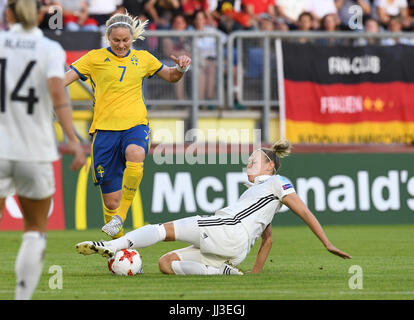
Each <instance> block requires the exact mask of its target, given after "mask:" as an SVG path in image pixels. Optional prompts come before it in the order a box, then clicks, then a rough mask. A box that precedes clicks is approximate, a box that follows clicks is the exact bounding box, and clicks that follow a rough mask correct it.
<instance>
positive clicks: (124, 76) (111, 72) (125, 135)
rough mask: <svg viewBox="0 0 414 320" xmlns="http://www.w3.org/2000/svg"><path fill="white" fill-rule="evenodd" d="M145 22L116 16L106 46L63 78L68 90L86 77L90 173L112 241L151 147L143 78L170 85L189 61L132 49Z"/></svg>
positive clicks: (129, 202) (136, 185)
mask: <svg viewBox="0 0 414 320" xmlns="http://www.w3.org/2000/svg"><path fill="white" fill-rule="evenodd" d="M146 24H147V21H145V22H142V21H140V20H138V19H137V18H133V17H131V16H129V15H128V14H115V15H114V16H112V17H111V18H110V19H109V20H108V21H107V22H106V26H107V31H106V38H107V40H108V42H109V47H107V48H102V49H97V50H91V51H90V52H88V53H87V54H86V55H84V56H83V57H81V58H80V59H79V60H77V61H76V62H74V63H73V64H72V65H71V66H70V68H71V69H70V70H69V71H68V72H67V73H66V75H65V85H66V86H67V85H69V84H70V83H72V82H74V81H76V80H78V79H81V80H84V81H85V80H87V79H88V78H89V79H90V82H91V84H92V89H93V91H94V116H93V121H92V125H91V127H90V130H89V133H90V134H91V135H93V140H92V150H91V157H92V163H93V171H92V174H93V179H94V183H95V185H99V186H100V188H101V191H102V198H103V207H104V220H105V223H106V224H105V225H104V226H103V228H102V231H104V232H105V233H106V234H108V235H109V236H111V237H113V238H117V237H120V236H122V234H123V228H122V226H123V223H124V221H125V219H126V216H127V212H128V209H129V207H130V205H131V202H132V200H133V198H134V195H135V193H136V191H137V189H138V187H139V185H140V182H141V179H142V175H143V162H144V159H145V156H146V154H147V153H148V148H149V131H150V129H149V122H148V118H147V109H146V106H145V104H144V100H143V96H142V82H143V79H144V78H150V77H152V76H153V75H155V74H157V75H158V76H159V77H161V78H162V79H164V80H166V81H168V82H177V81H179V80H180V79H181V78H182V77H183V75H184V73H185V72H186V71H187V70H188V69H189V67H190V63H191V59H190V58H189V57H188V56H185V55H183V56H180V57H178V58H177V57H175V56H171V59H172V60H173V61H174V62H175V63H176V66H175V67H168V66H165V65H164V64H162V63H161V62H160V61H159V60H158V59H156V58H155V57H154V56H153V55H152V54H150V53H149V52H148V51H145V50H134V49H131V45H132V42H133V41H134V40H135V39H143V37H142V36H141V35H142V33H143V32H144V28H145V25H146Z"/></svg>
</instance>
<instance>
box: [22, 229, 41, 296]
mask: <svg viewBox="0 0 414 320" xmlns="http://www.w3.org/2000/svg"><path fill="white" fill-rule="evenodd" d="M22 239H23V241H22V243H21V245H20V249H19V253H18V254H17V258H16V264H15V272H16V281H17V284H16V292H15V293H16V296H15V298H16V300H30V299H31V298H32V295H33V292H34V291H35V289H36V287H37V283H38V282H39V279H40V276H41V274H42V269H43V256H44V251H45V249H46V235H45V234H44V233H41V232H38V231H28V232H25V233H24V234H23V237H22Z"/></svg>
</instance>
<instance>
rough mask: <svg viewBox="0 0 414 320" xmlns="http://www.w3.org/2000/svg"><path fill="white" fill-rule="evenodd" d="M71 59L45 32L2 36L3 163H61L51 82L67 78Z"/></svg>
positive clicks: (13, 31)
mask: <svg viewBox="0 0 414 320" xmlns="http://www.w3.org/2000/svg"><path fill="white" fill-rule="evenodd" d="M65 61H66V55H65V51H64V50H63V49H62V47H61V46H60V44H59V43H57V42H56V41H52V40H50V39H48V38H46V37H45V36H43V33H42V31H41V30H40V29H38V28H34V29H32V30H30V31H26V30H24V28H23V27H22V26H21V25H20V24H14V25H13V26H12V27H11V28H10V30H9V31H5V32H0V158H1V159H8V160H17V161H22V160H23V161H26V160H27V161H55V160H57V159H58V153H57V145H56V138H55V132H54V128H53V122H52V119H53V104H52V100H51V97H50V94H49V89H48V83H47V80H48V79H49V78H53V77H58V78H64V74H65V69H64V65H65Z"/></svg>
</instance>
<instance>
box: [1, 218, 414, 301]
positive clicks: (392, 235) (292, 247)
mask: <svg viewBox="0 0 414 320" xmlns="http://www.w3.org/2000/svg"><path fill="white" fill-rule="evenodd" d="M324 229H325V232H326V234H327V236H328V238H329V239H330V240H331V242H332V243H333V244H334V245H335V246H337V247H338V248H340V249H342V250H344V251H346V252H348V253H349V254H351V255H352V256H353V259H351V260H343V259H341V258H339V257H337V256H334V255H332V254H330V253H328V252H327V251H326V250H325V249H324V248H323V246H322V244H321V243H320V242H319V240H318V239H317V238H316V237H315V236H314V235H313V233H312V232H311V231H310V230H309V229H308V228H307V227H306V226H298V227H274V229H273V239H274V244H273V248H272V251H271V253H270V255H269V257H268V260H267V263H266V265H265V267H264V270H263V272H262V273H261V274H258V275H253V274H247V275H245V276H241V277H239V276H167V275H163V274H161V273H160V271H159V270H158V264H157V263H158V258H159V257H160V256H161V255H162V254H164V253H166V252H168V251H170V250H173V249H176V248H180V247H183V246H184V245H185V244H183V243H178V242H163V243H159V244H157V245H155V246H152V247H149V248H143V249H141V250H139V251H140V253H141V255H142V257H143V263H144V264H143V266H144V272H145V273H144V274H143V275H138V276H133V277H119V276H114V275H112V274H111V273H110V272H109V271H108V269H107V263H106V259H104V258H102V257H101V256H99V255H91V256H82V255H80V254H78V253H77V252H76V251H75V248H74V246H75V244H76V243H77V242H80V241H84V240H100V239H102V238H104V235H103V234H102V232H101V231H100V230H88V231H73V230H67V231H49V232H48V242H47V250H46V255H45V261H44V270H43V274H42V277H41V279H40V282H39V285H38V288H37V290H36V292H35V294H34V296H33V299H42V300H49V299H53V300H55V299H56V300H72V299H82V300H87V299H88V300H89V299H91V300H99V299H107V300H113V299H120V300H129V299H139V300H145V299H149V300H199V299H200V300H201V299H202V300H210V299H214V300H258V299H260V300H285V299H287V300H293V299H296V300H297V299H300V300H301V299H307V300H308V299H318V300H328V299H339V300H342V299H346V300H361V299H387V300H389V299H399V300H403V299H409V300H412V299H414V254H413V253H414V225H398V226H396V225H389V226H325V227H324ZM0 235H1V242H2V244H1V248H2V255H1V260H2V261H1V264H0V299H2V300H5V299H6V300H11V299H13V298H14V285H15V275H14V261H15V258H16V254H17V250H18V247H19V245H20V241H21V232H1V233H0ZM259 243H260V240H258V241H257V243H256V245H255V247H254V248H253V249H252V251H251V252H250V254H249V255H248V257H247V259H246V260H245V261H244V262H243V264H242V265H241V266H240V267H241V269H243V270H249V269H250V268H251V267H252V265H253V263H254V260H255V257H256V253H257V250H258V247H259ZM353 265H358V266H360V267H361V269H362V281H363V282H362V284H363V288H362V289H358V288H357V289H351V288H350V287H349V280H350V278H351V277H352V276H353V275H354V274H353V273H350V272H349V271H350V267H351V266H353ZM52 266H59V267H61V270H62V288H61V289H59V288H55V289H53V288H51V286H50V285H49V283H52V284H53V283H54V284H56V281H54V278H53V276H55V275H56V272H55V271H53V270H54V269H53V268H51V267H52ZM49 271H52V272H51V273H49ZM52 287H53V286H52Z"/></svg>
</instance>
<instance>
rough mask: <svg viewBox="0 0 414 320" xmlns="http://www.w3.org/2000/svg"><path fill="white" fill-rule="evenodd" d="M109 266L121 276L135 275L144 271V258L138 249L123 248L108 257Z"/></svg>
mask: <svg viewBox="0 0 414 320" xmlns="http://www.w3.org/2000/svg"><path fill="white" fill-rule="evenodd" d="M108 268H109V271H111V272H112V273H113V274H116V275H119V276H134V275H136V274H138V273H143V270H142V259H141V256H140V254H139V253H138V251H137V250H132V249H122V250H120V251H117V252H116V253H115V255H114V256H113V257H112V258H109V259H108Z"/></svg>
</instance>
